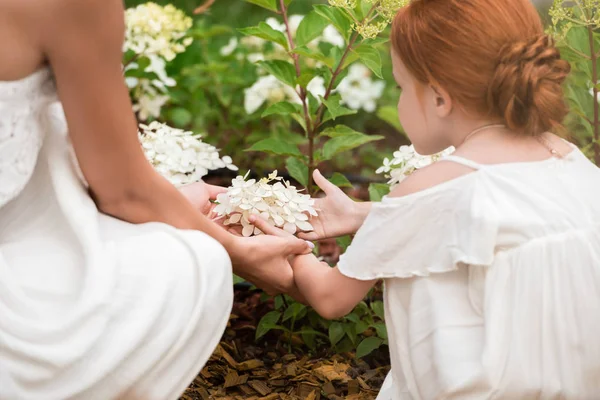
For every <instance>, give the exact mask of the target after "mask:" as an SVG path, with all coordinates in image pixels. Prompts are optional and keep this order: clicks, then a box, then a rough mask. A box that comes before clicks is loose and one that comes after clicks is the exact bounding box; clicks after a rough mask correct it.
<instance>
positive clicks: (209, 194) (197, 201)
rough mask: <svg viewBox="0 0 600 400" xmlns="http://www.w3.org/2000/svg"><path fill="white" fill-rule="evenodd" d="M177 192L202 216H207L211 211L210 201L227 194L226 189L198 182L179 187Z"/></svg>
mask: <svg viewBox="0 0 600 400" xmlns="http://www.w3.org/2000/svg"><path fill="white" fill-rule="evenodd" d="M179 192H180V193H181V194H183V195H184V196H185V198H187V199H188V201H189V202H190V203H192V205H193V206H194V207H195V208H196V209H197V210H198V211H200V212H201V213H202V214H204V215H209V214H210V212H211V211H212V209H213V204H212V203H211V200H216V199H217V196H218V195H219V194H221V193H225V192H227V189H226V188H224V187H221V186H214V185H209V184H208V183H204V182H203V181H199V182H194V183H190V184H188V185H185V186H181V187H180V188H179Z"/></svg>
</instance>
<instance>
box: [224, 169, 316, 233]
mask: <svg viewBox="0 0 600 400" xmlns="http://www.w3.org/2000/svg"><path fill="white" fill-rule="evenodd" d="M247 177H248V174H246V176H238V177H237V178H235V179H234V180H233V181H232V185H231V187H229V188H228V189H227V192H226V193H221V194H219V195H218V196H217V202H218V203H219V204H218V205H217V206H216V207H215V209H214V212H215V213H216V214H217V215H218V216H220V217H225V221H224V224H225V225H241V226H242V235H243V236H251V235H260V234H261V233H262V232H261V231H260V230H259V229H258V228H256V227H254V225H252V224H251V223H250V222H249V218H250V216H251V215H257V216H258V217H260V218H262V219H264V220H265V221H267V222H268V223H269V224H271V225H273V226H277V227H280V228H283V229H284V230H285V231H286V232H289V233H291V234H294V233H296V231H298V230H301V231H311V230H313V226H312V225H311V224H310V223H309V222H308V219H309V214H310V215H312V216H317V212H316V211H315V209H314V202H315V201H314V199H311V197H310V196H309V195H307V194H301V193H300V191H298V190H296V188H295V187H294V186H291V185H290V183H289V182H286V181H283V179H282V178H281V177H278V176H277V171H274V172H273V173H272V174H270V175H269V177H268V178H263V179H261V180H259V181H258V182H257V181H256V180H255V179H250V180H246V179H247ZM273 181H275V183H274V184H272V182H273Z"/></svg>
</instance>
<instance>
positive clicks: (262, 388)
mask: <svg viewBox="0 0 600 400" xmlns="http://www.w3.org/2000/svg"><path fill="white" fill-rule="evenodd" d="M248 386H250V387H251V388H252V389H254V390H256V391H257V392H258V394H260V395H261V396H266V395H268V394H270V393H271V392H272V391H273V390H272V389H271V388H270V387H269V386H268V385H267V384H266V383H264V382H263V381H250V382H248Z"/></svg>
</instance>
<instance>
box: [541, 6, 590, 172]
mask: <svg viewBox="0 0 600 400" xmlns="http://www.w3.org/2000/svg"><path fill="white" fill-rule="evenodd" d="M550 17H551V18H552V26H551V27H550V28H549V33H551V34H553V35H554V36H555V38H556V39H557V45H558V46H559V48H560V52H561V56H562V58H564V59H566V60H567V61H569V62H570V63H571V74H570V76H569V78H568V79H567V84H566V87H565V94H566V97H567V100H568V102H569V106H570V109H571V112H570V114H569V116H568V117H567V120H566V126H567V128H568V131H569V133H570V136H571V137H570V139H572V140H575V141H576V142H577V144H578V145H579V146H580V147H582V150H583V151H584V152H585V153H586V154H587V155H588V156H589V157H590V158H591V159H593V160H594V162H595V163H596V165H599V166H600V105H599V103H598V100H599V98H600V83H599V82H600V76H599V75H598V68H599V67H600V64H599V58H600V32H599V30H600V0H579V1H574V2H566V1H562V0H554V5H553V6H552V8H551V9H550ZM594 99H596V101H594Z"/></svg>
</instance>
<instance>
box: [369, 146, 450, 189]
mask: <svg viewBox="0 0 600 400" xmlns="http://www.w3.org/2000/svg"><path fill="white" fill-rule="evenodd" d="M453 152H454V147H452V146H451V147H448V148H447V149H446V150H444V151H441V152H439V153H437V154H433V155H431V156H422V155H420V154H419V153H417V152H416V151H415V148H414V146H413V145H410V146H400V148H399V149H398V150H397V151H395V152H394V154H393V158H392V159H391V160H390V159H388V158H384V159H383V165H382V166H381V167H379V168H378V169H377V171H375V173H376V174H382V173H383V174H386V175H385V176H386V177H387V178H389V181H388V184H389V185H390V186H391V187H394V186H395V185H397V184H398V183H400V182H402V181H403V180H404V179H405V178H406V177H407V176H409V175H410V174H412V173H413V172H414V171H415V170H417V169H420V168H423V167H426V166H428V165H430V164H432V163H434V162H436V161H438V160H440V159H441V158H443V157H444V156H447V155H448V154H451V153H453Z"/></svg>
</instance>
